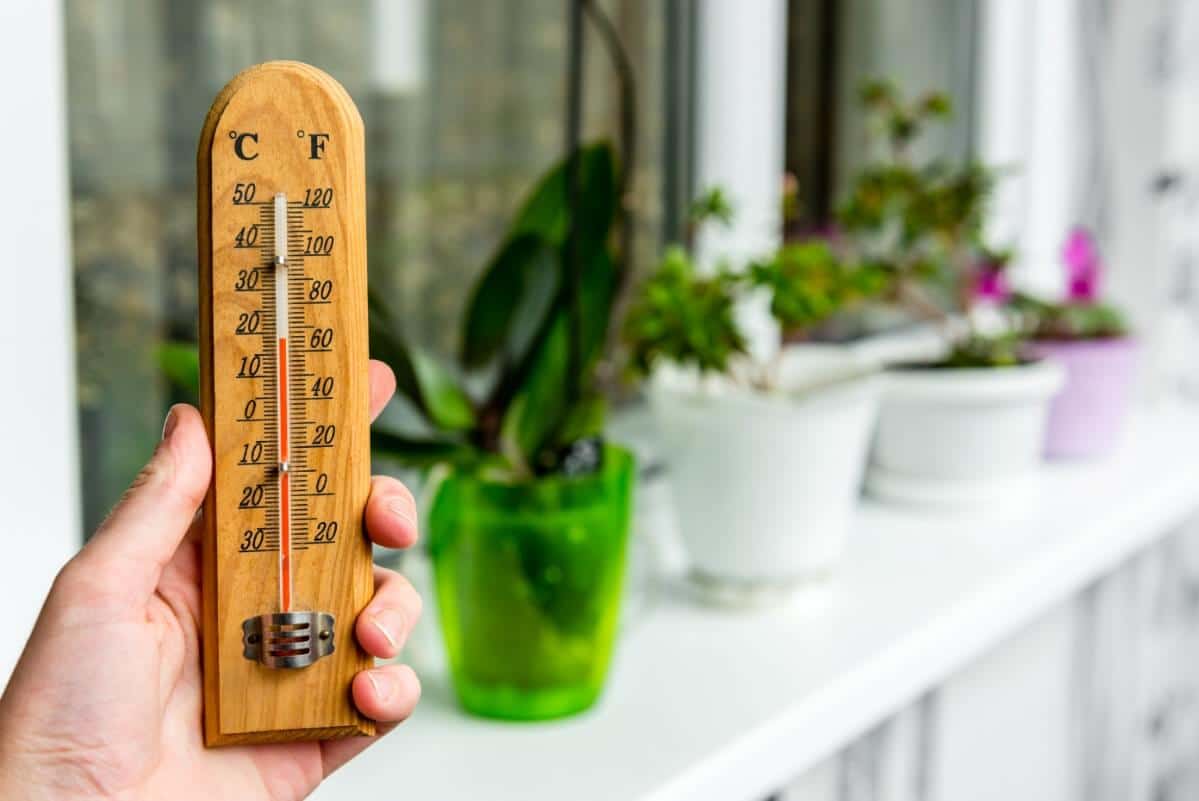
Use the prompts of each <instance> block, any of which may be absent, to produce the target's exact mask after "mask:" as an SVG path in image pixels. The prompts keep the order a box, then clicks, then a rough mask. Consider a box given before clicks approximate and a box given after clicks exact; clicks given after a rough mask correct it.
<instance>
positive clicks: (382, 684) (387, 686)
mask: <svg viewBox="0 0 1199 801" xmlns="http://www.w3.org/2000/svg"><path fill="white" fill-rule="evenodd" d="M366 680H367V681H369V682H370V683H371V687H373V688H374V689H375V696H376V697H377V698H378V699H379V700H380V701H383V702H385V701H388V700H389V699H390V698H391V696H392V695H394V694H395V682H393V681H392V680H391V677H390V676H388V675H387V674H386V673H384V672H383V671H382V670H368V671H367V672H366Z"/></svg>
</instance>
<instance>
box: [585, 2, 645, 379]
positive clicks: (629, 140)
mask: <svg viewBox="0 0 1199 801" xmlns="http://www.w3.org/2000/svg"><path fill="white" fill-rule="evenodd" d="M582 3H583V11H584V12H585V13H586V14H587V16H588V18H589V19H590V20H591V22H592V24H594V25H595V27H596V31H597V32H598V33H599V37H600V42H602V43H603V46H604V50H605V51H606V52H607V54H608V58H609V59H610V60H611V62H612V68H613V69H614V70H615V71H616V81H617V85H618V87H619V92H620V175H619V177H618V179H617V182H616V200H617V202H616V225H617V228H618V229H619V236H620V245H619V253H618V254H617V261H616V286H615V288H614V289H613V300H612V311H611V314H610V316H609V318H608V330H607V332H606V334H605V337H604V348H603V353H602V354H601V356H600V362H601V364H607V365H609V366H610V368H611V369H609V371H608V372H609V373H610V375H609V376H608V378H609V380H611V381H615V380H616V379H617V378H618V377H619V373H620V371H619V370H618V369H615V367H614V366H612V365H611V363H612V362H613V361H615V359H616V353H617V351H618V349H619V344H620V330H621V321H623V320H624V317H625V313H626V311H627V310H628V305H629V301H630V297H629V296H630V291H629V290H630V288H631V286H632V283H633V275H634V273H635V272H636V270H635V269H634V261H633V225H632V219H631V215H630V213H629V204H630V202H631V199H630V197H629V194H630V192H631V191H632V182H633V174H634V171H635V169H636V164H637V78H636V71H635V70H634V69H633V62H632V61H631V60H630V59H629V54H628V53H627V52H626V51H625V49H624V45H623V44H622V43H621V41H620V33H619V32H618V31H617V30H616V26H615V25H613V24H612V20H611V19H610V18H609V17H608V16H607V14H605V13H604V12H603V10H602V9H601V8H600V7H599V5H598V4H597V3H596V2H594V0H582Z"/></svg>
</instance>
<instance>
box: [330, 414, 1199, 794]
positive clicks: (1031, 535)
mask: <svg viewBox="0 0 1199 801" xmlns="http://www.w3.org/2000/svg"><path fill="white" fill-rule="evenodd" d="M1135 423H1136V424H1135V425H1134V427H1133V430H1132V431H1130V432H1129V436H1128V437H1126V439H1125V444H1124V447H1123V448H1122V450H1121V451H1120V452H1119V453H1118V454H1117V455H1116V456H1115V457H1114V458H1113V459H1111V460H1110V461H1107V462H1104V463H1098V464H1089V465H1073V466H1054V467H1050V468H1047V469H1046V471H1045V475H1044V480H1043V481H1042V482H1041V492H1040V494H1039V496H1038V498H1037V499H1036V500H1035V501H1034V502H1033V503H1032V504H1031V507H1026V508H1025V509H1024V511H1023V513H1013V512H1012V510H1008V513H1009V515H1010V516H1009V517H1008V518H1006V519H1004V518H1001V517H995V518H993V519H980V517H979V516H978V515H977V514H976V515H973V516H962V517H956V518H955V517H950V516H946V515H945V514H943V513H942V514H930V513H921V512H919V511H915V510H903V509H897V508H894V507H884V506H881V505H877V504H874V503H870V502H867V503H866V504H865V506H864V508H863V512H862V514H861V520H860V523H859V525H858V529H857V532H856V535H855V537H854V538H853V541H852V543H851V545H850V552H849V554H848V556H847V558H846V561H845V564H844V566H843V568H842V569H841V570H840V572H839V573H838V574H837V575H836V576H834V577H833V578H832V579H830V580H829V581H827V582H826V583H825V584H823V585H821V586H819V587H814V588H812V589H810V590H809V591H807V592H805V593H801V594H800V595H799V596H797V597H796V598H795V599H794V601H793V602H791V603H789V604H788V605H786V606H785V607H783V608H774V609H768V610H764V611H760V612H753V613H735V612H723V611H719V610H713V609H708V608H704V607H700V606H696V605H694V604H692V603H689V602H687V601H685V600H683V599H681V598H678V599H675V598H673V597H671V596H667V597H666V598H665V599H663V600H661V601H660V602H659V603H658V604H657V606H656V607H654V609H653V611H652V613H651V614H650V615H649V616H648V617H647V618H646V619H645V620H643V621H641V622H639V623H637V624H636V625H635V626H634V628H633V629H632V631H630V632H628V633H627V634H626V635H625V637H624V639H623V641H622V643H621V647H620V651H619V653H618V654H617V658H616V663H615V666H614V670H613V674H612V677H611V681H610V684H609V687H608V690H607V692H606V695H605V697H604V698H603V699H602V700H601V702H600V704H599V706H598V708H597V709H596V710H594V711H593V712H592V713H590V714H588V715H585V716H583V717H581V718H578V719H575V720H569V721H565V722H561V723H553V724H501V723H493V722H488V721H481V720H475V719H472V718H468V717H466V716H465V715H463V714H462V713H461V712H459V711H458V710H457V709H456V708H455V707H454V706H453V705H452V703H451V702H450V700H449V695H448V691H447V690H446V688H444V687H441V686H438V685H437V683H436V682H435V681H427V687H426V697H425V700H424V701H423V702H422V704H421V706H420V708H419V709H418V711H417V713H416V714H415V715H414V717H413V719H412V720H411V721H409V722H408V723H407V724H405V725H404V726H402V727H401V728H400V730H398V731H396V732H395V733H393V734H392V735H390V736H389V737H388V738H387V739H386V740H385V741H384V742H383V743H381V744H380V745H378V746H376V747H375V748H374V749H372V750H371V751H370V752H368V753H367V754H366V755H364V756H363V757H362V758H360V759H359V760H357V761H356V762H355V763H354V764H353V765H351V766H349V767H347V768H345V769H344V770H343V771H342V772H341V773H339V774H336V775H335V776H334V777H333V778H332V779H330V781H329V782H328V784H327V785H326V786H325V787H324V788H322V790H321V791H320V792H319V793H318V795H317V797H318V798H320V799H324V800H325V801H330V800H331V799H342V798H346V799H348V798H368V797H370V798H379V799H388V798H395V799H404V800H405V801H425V800H426V799H428V800H430V801H434V800H435V801H457V800H458V799H462V801H467V799H469V800H470V801H476V800H477V799H489V800H490V801H502V800H503V799H519V801H538V799H546V801H550V799H553V801H559V800H560V799H570V800H571V801H757V800H758V799H762V798H764V797H765V796H766V795H768V794H769V793H770V792H771V791H772V790H774V789H777V788H778V787H779V786H781V785H783V784H784V783H785V782H786V781H788V780H789V779H791V778H794V777H795V776H797V775H798V774H799V773H801V772H802V771H803V770H804V769H805V768H807V767H809V766H811V765H813V764H814V763H816V762H817V761H818V760H820V759H821V758H823V757H825V756H827V755H829V754H830V753H832V752H834V751H835V750H836V749H837V748H839V747H840V746H841V745H843V744H845V743H846V742H847V741H848V740H850V739H851V738H853V737H854V736H855V735H857V734H859V733H860V732H862V731H863V730H864V729H866V728H868V727H869V726H871V725H872V724H874V723H876V722H878V721H879V720H881V719H883V718H885V717H886V716H888V715H889V714H890V713H892V712H894V711H896V710H897V709H899V708H900V707H902V706H903V705H905V704H906V703H907V702H909V701H910V700H912V699H913V698H914V697H916V696H917V695H919V694H920V693H922V692H923V691H925V690H927V689H929V688H931V687H935V686H936V685H938V684H939V683H940V682H941V681H943V680H944V679H945V678H946V677H947V676H949V675H950V674H952V673H954V672H955V671H957V670H958V669H960V668H961V667H963V666H964V665H966V664H967V663H968V662H970V661H971V660H972V659H974V658H976V657H978V656H980V655H982V654H983V653H985V652H986V651H987V650H988V649H990V648H992V647H993V646H995V645H996V644H998V643H999V642H1001V641H1002V640H1003V639H1004V638H1006V637H1007V636H1009V635H1010V634H1012V633H1014V632H1015V631H1017V630H1018V629H1020V628H1021V627H1023V626H1025V625H1027V624H1028V623H1030V622H1032V621H1033V620H1035V619H1036V618H1037V616H1039V615H1041V614H1042V613H1044V612H1046V611H1047V610H1049V609H1050V608H1052V607H1053V606H1054V605H1055V604H1058V603H1060V602H1061V601H1063V600H1064V599H1066V598H1068V597H1070V596H1071V595H1072V594H1074V593H1075V592H1077V591H1078V590H1079V589H1080V588H1081V587H1083V586H1084V585H1086V584H1087V583H1088V582H1090V581H1091V580H1093V579H1095V578H1097V577H1098V576H1101V575H1103V574H1104V573H1106V572H1108V571H1110V570H1111V569H1112V568H1113V567H1115V566H1116V565H1117V564H1118V563H1119V562H1120V561H1121V560H1123V559H1125V558H1126V557H1128V556H1129V555H1131V554H1132V553H1134V552H1135V551H1136V550H1138V549H1140V548H1142V547H1144V546H1145V545H1147V544H1149V543H1151V542H1152V541H1154V540H1157V539H1159V538H1161V537H1163V536H1165V535H1166V534H1168V533H1169V532H1170V531H1171V530H1172V529H1173V527H1174V526H1176V525H1177V524H1179V523H1181V522H1183V521H1184V520H1186V519H1187V518H1188V517H1189V516H1190V515H1191V514H1192V512H1193V511H1194V510H1196V509H1199V470H1197V469H1196V468H1195V461H1196V457H1197V456H1199V410H1191V409H1183V408H1178V407H1173V406H1163V407H1154V408H1153V409H1152V410H1145V411H1143V412H1142V413H1141V414H1140V415H1139V417H1138V419H1137V420H1136V421H1135ZM1015 505H1016V504H1012V506H1015Z"/></svg>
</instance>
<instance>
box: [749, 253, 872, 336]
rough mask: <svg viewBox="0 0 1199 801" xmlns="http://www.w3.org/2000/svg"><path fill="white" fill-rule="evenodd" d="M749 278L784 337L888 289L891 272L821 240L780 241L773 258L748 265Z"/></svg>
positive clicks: (800, 332)
mask: <svg viewBox="0 0 1199 801" xmlns="http://www.w3.org/2000/svg"><path fill="white" fill-rule="evenodd" d="M748 277H749V281H750V283H751V284H752V285H753V286H757V287H760V288H763V289H766V290H768V291H769V292H770V296H771V299H770V313H771V315H772V316H773V317H774V318H775V320H777V321H778V323H779V326H780V327H781V328H782V332H783V338H784V339H787V340H795V339H802V338H803V337H804V336H805V335H806V334H807V332H808V331H810V330H811V329H812V328H814V327H815V326H817V325H819V324H821V323H823V322H825V321H826V320H828V319H829V318H830V317H832V316H833V315H834V314H837V313H838V312H843V311H845V310H846V309H848V308H850V307H852V306H854V305H855V304H857V303H860V302H862V301H865V300H870V299H873V298H877V297H880V296H881V295H883V294H884V293H885V292H886V291H887V290H888V289H889V287H890V284H891V276H890V273H889V271H888V270H887V269H886V268H884V267H881V266H879V265H877V264H851V263H849V262H848V261H846V260H845V259H844V258H841V257H839V256H838V255H837V254H836V253H835V252H834V251H833V248H832V246H830V245H829V244H828V243H827V242H825V241H822V240H810V241H806V242H799V243H794V244H788V245H784V246H783V247H782V248H780V249H779V250H778V251H777V252H775V253H774V254H773V256H771V258H769V259H766V260H763V261H758V262H755V263H753V264H751V265H750V268H749V276H748Z"/></svg>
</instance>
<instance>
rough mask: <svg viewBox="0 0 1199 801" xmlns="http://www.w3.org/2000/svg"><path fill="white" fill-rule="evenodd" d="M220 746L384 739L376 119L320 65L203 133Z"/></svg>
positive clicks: (266, 67) (281, 66)
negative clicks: (359, 686)
mask: <svg viewBox="0 0 1199 801" xmlns="http://www.w3.org/2000/svg"><path fill="white" fill-rule="evenodd" d="M197 167H198V175H199V177H198V186H197V188H198V192H197V204H198V212H199V225H198V238H199V246H200V303H199V305H200V354H201V356H200V358H201V362H200V363H201V406H202V409H203V413H204V420H205V422H206V424H207V426H208V434H209V438H210V440H211V442H212V448H213V456H214V462H213V464H214V469H215V472H214V478H213V482H212V487H211V489H210V490H209V492H208V497H207V499H206V500H205V502H204V525H205V540H204V554H203V555H204V620H203V629H204V701H205V704H204V706H205V709H204V731H205V740H206V742H207V743H208V745H226V744H231V743H254V742H276V741H285V740H301V739H317V738H327V737H339V736H345V735H353V734H373V733H374V724H373V723H372V722H371V721H370V720H368V719H366V718H364V717H362V715H360V714H359V713H358V711H357V710H356V709H355V707H354V704H353V702H352V701H351V698H350V682H351V680H352V679H353V677H354V674H355V673H357V672H358V671H360V670H362V669H364V668H367V667H369V666H370V665H371V664H372V662H371V660H370V658H369V657H368V656H367V655H366V654H365V653H364V652H362V651H361V650H359V648H358V646H357V643H356V641H355V638H354V621H355V618H356V617H357V615H358V613H359V612H360V611H361V610H362V609H363V607H365V606H366V604H367V602H368V601H369V600H370V597H371V593H372V591H373V580H372V572H371V552H370V546H369V545H368V543H367V541H366V539H365V538H364V536H363V530H362V513H363V509H364V507H365V505H366V498H367V494H368V492H369V489H370V440H369V431H368V426H369V424H370V421H369V408H368V406H369V394H370V389H369V386H368V384H367V305H366V209H365V202H366V198H365V158H364V153H363V128H362V118H361V117H360V116H359V115H358V110H357V109H356V108H355V107H354V103H353V101H351V100H350V97H349V95H348V94H347V93H346V91H345V89H343V88H342V87H341V86H340V85H339V84H338V83H337V82H336V81H334V80H333V79H332V78H330V77H329V76H328V75H326V74H325V73H323V72H321V71H320V70H317V69H315V68H313V67H310V66H308V65H306V64H300V63H296V62H283V61H279V62H271V63H267V64H262V65H259V66H257V67H253V68H251V69H248V70H246V71H245V72H242V73H241V74H239V75H238V76H237V77H236V78H234V79H233V80H232V81H231V82H230V83H229V85H228V86H226V87H225V88H224V90H223V91H222V92H221V93H220V95H218V96H217V99H216V101H215V102H214V103H213V104H212V108H211V109H210V110H209V112H208V119H207V120H206V121H205V123H204V131H203V133H202V134H201V136H200V147H199V154H198V156H197Z"/></svg>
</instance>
